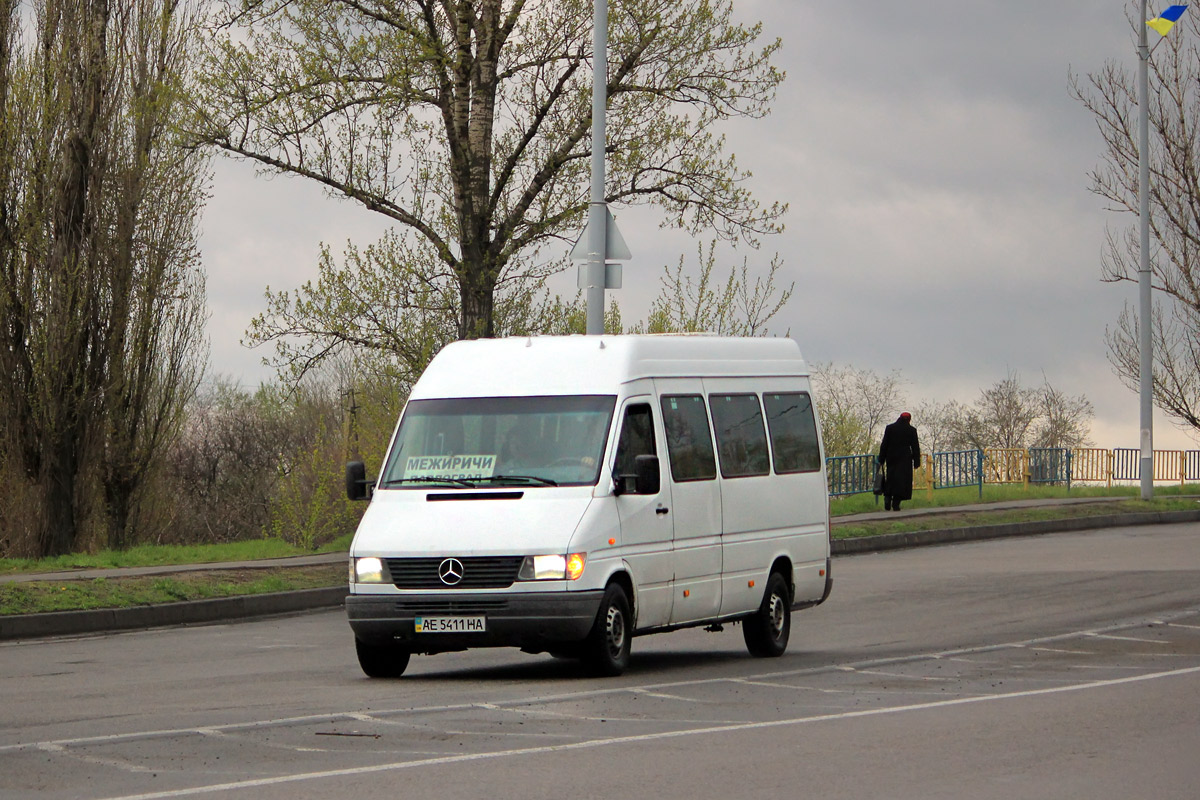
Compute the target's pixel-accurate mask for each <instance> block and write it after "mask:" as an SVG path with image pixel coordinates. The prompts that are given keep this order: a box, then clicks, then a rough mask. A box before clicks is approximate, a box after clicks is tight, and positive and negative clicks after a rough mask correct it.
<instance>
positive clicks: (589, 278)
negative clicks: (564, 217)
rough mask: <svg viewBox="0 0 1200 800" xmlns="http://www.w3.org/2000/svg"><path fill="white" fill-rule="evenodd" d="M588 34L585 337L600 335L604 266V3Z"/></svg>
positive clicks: (601, 0) (598, 1) (597, 5)
mask: <svg viewBox="0 0 1200 800" xmlns="http://www.w3.org/2000/svg"><path fill="white" fill-rule="evenodd" d="M594 2H595V8H594V15H595V18H594V26H595V31H594V32H593V34H592V196H591V204H590V205H589V206H588V227H587V239H588V242H587V249H588V260H587V267H586V276H585V279H584V283H585V286H586V289H585V291H586V296H587V333H588V335H598V334H602V333H604V284H605V280H604V272H605V269H604V265H605V258H604V257H605V255H606V254H607V252H608V237H607V235H606V234H607V232H608V203H607V201H606V200H605V199H604V197H605V195H604V147H605V143H606V136H605V115H606V113H607V105H608V0H594Z"/></svg>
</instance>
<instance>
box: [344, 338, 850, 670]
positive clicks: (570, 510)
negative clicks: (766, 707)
mask: <svg viewBox="0 0 1200 800" xmlns="http://www.w3.org/2000/svg"><path fill="white" fill-rule="evenodd" d="M346 486H347V492H348V493H349V495H350V496H351V497H352V498H354V499H359V498H364V497H367V496H369V497H370V505H369V506H368V508H367V510H366V513H365V514H364V515H363V518H362V521H361V523H360V524H359V527H358V530H357V532H356V534H355V536H354V541H353V543H352V544H351V546H350V590H349V596H348V597H347V598H346V611H347V615H348V617H349V621H350V626H351V628H352V629H353V631H354V637H355V645H356V649H357V653H358V660H359V664H360V665H361V667H362V669H363V671H364V672H365V673H366V674H367V675H369V676H371V677H398V676H400V675H401V674H402V673H403V672H404V671H405V669H406V668H407V666H408V663H409V660H410V657H411V656H412V655H413V654H433V653H443V652H448V651H454V650H464V649H467V648H473V647H494V646H512V647H519V648H521V649H522V650H525V651H528V652H532V653H539V652H548V653H552V654H554V655H556V656H565V657H573V658H579V659H582V660H583V662H584V663H585V664H586V665H587V666H588V668H589V671H591V672H592V673H594V674H600V675H618V674H620V673H621V672H623V671H624V670H625V668H626V667H627V666H628V664H629V658H630V644H631V641H632V638H633V637H634V636H640V635H642V634H649V633H657V632H661V631H670V630H676V629H679V628H684V627H691V626H697V625H701V626H709V627H711V628H712V629H713V630H720V629H721V628H722V626H723V625H725V624H729V623H736V624H740V626H741V629H742V633H743V635H744V637H745V641H746V646H747V648H748V649H749V651H750V653H752V654H753V655H755V656H779V655H781V654H782V653H783V652H784V650H785V648H786V647H787V644H788V638H789V635H790V632H791V612H792V611H794V610H797V609H802V608H807V607H810V606H814V605H817V604H819V603H821V602H823V601H824V600H825V599H826V598H827V597H828V596H829V592H830V588H831V587H832V577H831V575H830V558H829V556H830V547H829V503H828V494H827V491H826V483H825V459H824V457H823V453H822V449H821V437H820V426H819V425H818V423H817V416H816V411H815V409H814V407H813V402H812V394H811V388H810V384H809V377H808V370H807V367H806V366H805V363H804V360H803V359H802V357H801V355H800V348H799V347H798V346H797V345H796V343H795V342H794V341H792V340H791V339H778V338H776V339H767V338H731V337H718V336H708V335H671V334H664V335H644V336H534V337H529V338H509V339H481V340H474V341H462V342H455V343H454V344H451V345H449V346H447V347H446V348H444V349H443V350H442V351H441V352H440V353H438V355H437V356H436V357H435V358H434V359H433V361H432V362H431V363H430V365H429V367H428V368H427V369H426V370H425V372H424V374H423V375H422V376H421V378H420V380H419V381H418V382H417V384H416V385H415V386H414V387H413V390H412V393H411V395H410V397H409V399H408V402H407V404H406V405H405V408H404V411H403V413H402V414H401V416H400V421H399V423H398V425H397V426H396V430H395V432H394V434H393V435H392V441H391V444H390V445H389V447H388V451H387V454H386V456H385V458H384V460H383V466H382V469H381V471H380V474H379V476H378V477H377V478H376V479H375V480H374V481H368V480H367V479H366V474H365V469H364V467H363V465H362V463H361V462H354V463H351V464H349V465H348V466H347V472H346Z"/></svg>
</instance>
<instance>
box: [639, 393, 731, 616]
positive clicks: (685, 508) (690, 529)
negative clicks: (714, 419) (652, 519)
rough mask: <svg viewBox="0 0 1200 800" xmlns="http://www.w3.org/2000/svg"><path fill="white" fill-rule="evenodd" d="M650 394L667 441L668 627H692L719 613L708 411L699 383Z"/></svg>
mask: <svg viewBox="0 0 1200 800" xmlns="http://www.w3.org/2000/svg"><path fill="white" fill-rule="evenodd" d="M655 388H656V389H657V390H658V395H659V407H660V409H661V411H662V418H663V429H664V433H665V435H666V448H665V450H666V453H665V454H664V455H663V457H662V459H661V460H662V474H663V482H664V483H666V484H669V485H670V489H671V499H672V508H671V518H672V520H673V529H674V551H675V585H674V589H673V591H672V604H671V609H672V610H671V623H672V624H678V623H685V622H694V621H696V620H703V619H709V618H712V617H715V616H717V614H718V613H719V612H720V610H721V492H720V487H719V485H718V482H717V465H716V458H715V455H714V450H713V442H712V434H711V432H710V430H709V422H708V419H709V418H708V406H707V403H706V401H705V398H704V385H703V383H702V381H700V380H699V379H669V380H662V379H660V380H656V381H655ZM668 476H669V477H668Z"/></svg>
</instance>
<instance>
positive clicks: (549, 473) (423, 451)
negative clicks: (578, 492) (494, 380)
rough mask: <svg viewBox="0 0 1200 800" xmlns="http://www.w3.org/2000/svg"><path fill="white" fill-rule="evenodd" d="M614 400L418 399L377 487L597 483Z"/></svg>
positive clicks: (585, 397) (402, 424)
mask: <svg viewBox="0 0 1200 800" xmlns="http://www.w3.org/2000/svg"><path fill="white" fill-rule="evenodd" d="M615 405H616V397H614V396H609V395H583V396H570V397H562V396H550V397H473V398H454V399H439V400H412V401H410V402H409V403H408V405H407V406H406V407H405V409H404V416H403V418H402V420H401V422H400V430H399V431H398V432H397V433H396V443H395V445H394V446H393V447H392V452H391V456H390V457H389V458H388V463H387V466H386V467H385V468H384V471H383V475H382V476H381V478H380V481H379V483H378V487H379V488H384V489H400V488H428V487H429V486H438V487H446V488H457V487H463V488H466V487H474V486H501V485H502V486H523V487H525V486H528V487H537V486H581V485H592V484H595V483H596V481H597V480H599V477H600V465H601V464H602V463H603V459H604V444H605V440H606V439H607V434H608V429H609V425H610V423H611V421H612V415H613V408H614V407H615Z"/></svg>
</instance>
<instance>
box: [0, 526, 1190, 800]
mask: <svg viewBox="0 0 1200 800" xmlns="http://www.w3.org/2000/svg"><path fill="white" fill-rule="evenodd" d="M834 575H835V578H836V583H835V587H834V594H833V596H832V597H831V598H830V600H829V601H828V602H827V603H826V604H825V605H823V606H821V607H819V608H817V609H813V610H811V611H806V612H801V613H799V614H798V615H797V616H796V617H795V619H794V623H795V627H794V629H793V639H792V646H791V648H790V649H789V652H788V653H787V654H786V655H785V656H784V657H783V658H780V659H771V660H758V659H753V658H751V657H749V656H748V655H747V654H746V653H745V650H744V647H743V645H742V641H741V636H740V633H739V631H738V630H737V629H736V628H735V627H733V626H729V627H727V629H726V630H725V631H724V632H722V633H716V634H714V633H706V632H704V631H700V630H688V631H680V632H676V633H671V634H664V635H659V636H651V637H644V638H639V639H637V640H635V642H634V659H633V664H632V667H631V669H630V670H629V671H628V672H627V673H626V674H625V675H624V676H622V677H620V678H616V679H607V680H602V679H591V678H585V677H582V676H581V675H580V674H579V672H578V670H577V669H576V668H575V666H574V665H573V664H572V663H571V662H566V661H557V660H554V659H552V658H550V657H548V656H531V655H526V654H522V653H519V652H517V651H513V650H492V651H473V652H468V653H458V654H449V655H441V656H433V657H415V658H414V659H413V662H412V665H411V666H410V668H409V671H408V673H406V675H405V677H404V678H402V679H400V680H397V681H372V680H368V679H366V678H364V677H363V676H362V675H361V673H360V672H359V670H358V667H357V664H356V663H355V660H354V653H353V646H352V637H351V635H350V631H349V627H348V626H347V625H346V622H345V618H344V615H343V614H342V613H341V612H338V611H320V612H314V613H310V614H305V615H300V616H294V617H282V618H272V619H265V620H256V621H249V622H242V623H230V624H224V625H211V626H201V627H190V628H180V629H160V630H153V631H142V632H133V633H122V634H109V635H98V636H89V637H76V638H61V639H36V640H24V641H13V642H6V643H2V644H0V797H4V798H10V797H11V798H22V797H37V798H48V799H52V798H132V797H139V798H151V797H154V798H157V797H222V798H339V799H340V798H344V797H347V796H352V797H354V796H361V797H396V798H410V797H411V798H416V797H436V798H438V799H439V800H449V799H450V798H483V797H487V798H507V797H514V798H515V797H522V798H555V799H556V800H558V798H562V797H571V798H612V797H654V798H656V800H659V799H661V800H674V798H688V800H694V799H698V798H716V797H747V798H766V797H770V796H788V795H797V794H804V795H808V794H811V795H813V796H817V797H822V798H825V797H834V798H858V797H871V798H910V797H911V798H943V797H944V798H955V800H960V799H961V798H1005V800H1011V798H1017V797H1019V798H1067V797H1088V798H1121V799H1122V800H1125V799H1126V798H1128V797H1154V798H1156V799H1160V798H1195V797H1196V789H1195V787H1196V785H1197V783H1198V782H1200V760H1197V759H1196V757H1195V756H1196V753H1200V526H1197V525H1196V524H1178V525H1159V526H1143V527H1137V528H1114V529H1109V530H1103V531H1094V532H1089V533H1079V534H1073V533H1072V534H1059V535H1055V536H1047V537H1023V538H1011V539H1003V540H994V541H987V542H979V543H972V544H958V545H951V546H944V547H927V548H919V549H909V550H899V551H894V552H887V553H880V554H875V555H858V556H844V557H840V558H838V559H836V560H835V562H834Z"/></svg>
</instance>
